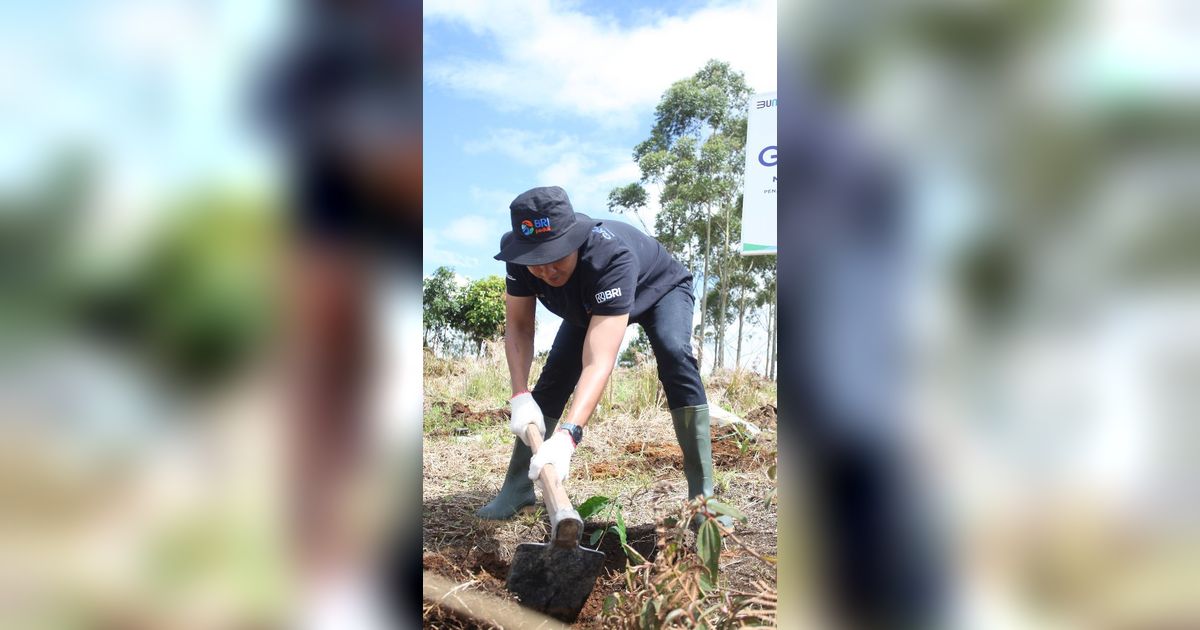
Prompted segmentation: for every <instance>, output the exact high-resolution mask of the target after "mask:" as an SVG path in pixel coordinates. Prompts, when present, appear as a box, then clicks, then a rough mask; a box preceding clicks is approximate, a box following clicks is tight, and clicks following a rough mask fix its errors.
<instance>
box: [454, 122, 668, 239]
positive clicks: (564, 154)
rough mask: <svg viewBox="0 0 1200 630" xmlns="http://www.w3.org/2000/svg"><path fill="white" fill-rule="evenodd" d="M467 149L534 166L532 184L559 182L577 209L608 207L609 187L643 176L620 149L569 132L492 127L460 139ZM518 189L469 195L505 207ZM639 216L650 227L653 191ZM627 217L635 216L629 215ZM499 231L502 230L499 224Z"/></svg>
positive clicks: (475, 190) (654, 201)
mask: <svg viewBox="0 0 1200 630" xmlns="http://www.w3.org/2000/svg"><path fill="white" fill-rule="evenodd" d="M463 151H465V152H467V153H469V154H483V153H498V154H500V155H503V156H506V157H510V158H513V159H515V160H518V161H520V162H521V163H523V164H525V165H528V166H530V167H533V168H535V169H537V174H536V176H535V179H534V181H531V182H527V184H528V185H529V186H530V187H532V186H562V187H563V189H564V190H566V191H567V194H568V195H570V197H571V203H572V205H574V206H575V209H576V210H578V211H580V212H584V213H588V212H592V213H595V212H598V211H601V210H607V208H608V205H607V204H608V192H609V191H610V190H612V189H613V188H615V187H617V186H623V185H625V184H628V183H630V182H635V181H637V180H638V179H639V178H640V177H641V172H640V171H639V170H638V166H637V164H635V163H634V162H633V160H632V159H630V157H629V154H628V152H627V151H626V150H624V149H614V148H612V147H606V146H599V145H597V144H595V143H592V142H585V141H581V140H579V139H578V138H577V137H576V136H574V135H571V134H558V133H553V132H546V131H530V130H525V129H512V128H503V129H493V130H490V131H489V132H488V133H487V134H486V135H485V136H484V137H483V139H480V140H473V141H469V142H467V143H465V144H464V145H463ZM517 194H519V191H498V190H486V191H485V190H482V189H478V188H472V190H471V196H472V198H473V199H475V200H476V201H479V202H480V203H481V205H482V206H483V207H486V208H489V209H490V208H495V209H497V210H500V209H507V208H508V204H509V203H510V202H511V201H512V199H513V198H514V197H516V195H517ZM651 196H652V197H653V199H651V200H650V204H649V206H650V207H648V208H647V210H645V211H643V212H642V219H643V220H645V221H646V224H647V225H648V226H650V227H651V229H653V226H654V215H655V214H656V213H657V211H658V197H657V193H656V192H653V191H651ZM630 222H631V223H634V224H635V225H636V224H637V221H636V220H635V219H633V218H632V217H630ZM501 231H503V230H501Z"/></svg>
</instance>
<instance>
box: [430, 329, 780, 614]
mask: <svg viewBox="0 0 1200 630" xmlns="http://www.w3.org/2000/svg"><path fill="white" fill-rule="evenodd" d="M540 368H541V365H540V361H535V364H534V369H533V375H532V377H531V382H533V381H535V380H536V377H537V373H538V372H539V371H540ZM424 369H425V385H424V387H425V417H424V436H425V441H424V453H423V454H424V467H423V468H424V479H423V484H424V485H423V487H424V491H423V498H422V534H423V565H424V568H425V570H426V571H430V572H433V573H436V574H438V575H441V576H443V577H445V578H447V579H448V580H450V581H453V582H455V583H457V584H465V585H467V586H465V587H464V588H466V589H471V590H476V591H480V592H483V593H486V594H488V595H491V596H495V597H498V598H502V599H508V600H511V599H512V596H511V595H510V594H509V593H508V592H507V591H506V590H505V589H504V580H505V578H506V577H507V573H508V569H509V564H510V562H511V560H512V554H513V550H514V549H515V547H516V546H517V545H518V544H519V543H522V542H544V541H546V540H547V539H548V537H549V521H548V519H547V517H546V514H545V510H544V509H543V508H542V507H541V506H538V507H535V508H528V509H527V510H526V511H525V512H523V513H521V514H520V515H519V516H518V517H517V518H515V519H513V520H512V521H506V522H497V521H481V520H479V519H477V518H475V517H474V515H473V513H474V510H475V509H476V508H478V507H479V506H481V505H483V504H484V503H486V502H487V501H489V500H490V499H491V498H492V496H494V494H495V493H496V491H497V490H498V489H499V487H500V483H501V481H502V480H503V476H504V472H505V470H506V468H507V464H508V458H509V455H510V453H511V449H512V440H513V438H512V435H511V434H510V433H509V431H508V411H507V404H506V401H507V398H508V395H509V383H508V372H507V369H506V368H505V366H504V358H503V351H502V350H500V349H498V348H491V349H490V350H489V351H488V352H486V353H485V356H484V357H483V358H478V359H476V358H470V359H442V358H437V357H434V356H432V355H430V354H427V355H426V357H425V368H424ZM705 385H706V389H707V390H708V395H709V401H710V404H716V405H720V406H721V407H722V408H724V409H726V410H729V411H731V412H733V413H734V414H737V415H738V416H740V417H742V418H746V419H747V420H750V421H751V422H754V423H755V424H756V425H757V426H758V427H759V428H760V429H762V433H761V434H759V435H758V436H757V437H756V438H755V439H750V438H749V437H747V436H746V435H745V433H744V432H739V431H738V430H736V429H735V428H734V427H732V426H716V425H717V423H716V422H715V421H714V422H713V424H714V429H713V463H714V477H715V480H714V481H715V483H714V485H715V491H716V498H717V499H719V500H720V501H721V502H723V503H727V504H729V505H732V506H734V507H735V508H737V509H738V510H740V511H741V512H742V513H744V514H745V515H746V517H747V520H746V521H745V522H743V523H739V524H738V526H737V528H736V531H735V534H734V536H736V541H735V540H733V539H730V538H726V540H725V543H724V545H723V547H724V548H723V550H722V552H721V555H720V569H719V576H720V577H719V583H718V587H717V588H716V589H714V590H712V591H710V592H709V593H708V594H707V595H704V596H701V595H700V594H698V593H697V594H696V595H695V597H694V598H692V599H694V600H695V601H688V602H687V603H688V604H689V605H694V606H697V607H698V606H700V605H701V604H704V603H705V602H707V603H710V604H713V605H714V606H716V608H717V612H714V613H712V614H714V615H718V616H719V614H720V612H719V609H720V606H721V605H722V604H723V605H725V606H726V607H729V606H731V605H732V606H737V605H739V604H740V605H743V606H746V607H748V608H752V609H754V610H756V611H759V614H761V615H764V616H769V615H771V614H773V604H772V601H773V600H770V599H768V600H764V601H760V602H758V603H757V604H754V603H747V602H748V599H747V598H748V597H749V596H751V595H755V596H762V595H763V594H764V593H767V594H768V595H769V596H773V591H774V588H775V584H776V570H775V566H774V565H773V563H772V562H771V560H772V559H773V557H774V556H775V555H776V551H777V540H778V539H777V528H776V520H777V514H776V495H775V481H774V479H773V475H774V469H773V466H774V464H775V453H776V450H775V449H776V438H775V436H776V433H775V393H776V392H775V384H774V383H773V382H771V381H768V380H765V379H763V378H761V377H760V376H757V375H755V374H751V373H744V372H739V373H726V372H722V373H718V374H715V375H713V376H712V377H710V378H708V379H706V383H705ZM564 415H565V414H564ZM686 489H687V486H686V481H685V479H684V476H683V470H682V453H681V452H680V450H679V447H678V445H677V444H676V441H675V437H674V433H673V430H672V428H671V419H670V415H669V412H668V410H667V409H666V405H665V401H664V398H663V394H662V387H661V385H660V384H659V383H658V379H657V376H656V373H655V368H654V365H653V364H652V363H651V364H648V365H647V364H643V365H639V366H634V367H628V368H624V367H618V368H617V369H616V370H615V371H614V373H613V377H612V380H611V381H610V383H609V386H608V388H607V390H606V392H605V394H604V396H603V397H602V399H601V401H600V404H599V407H598V409H597V411H596V412H595V414H594V415H593V416H592V418H591V420H590V421H589V424H588V432H587V439H586V440H585V441H584V442H583V444H581V445H580V447H579V450H578V451H577V452H576V454H575V456H574V459H573V461H572V465H571V474H570V477H569V478H568V479H567V483H566V490H567V494H568V495H569V496H570V497H571V500H572V502H573V503H574V504H575V505H576V506H577V507H578V506H579V505H580V504H581V503H583V502H584V501H585V500H587V499H588V498H589V497H592V496H597V495H599V496H604V497H610V498H612V499H614V500H615V503H616V504H617V505H618V506H619V507H620V511H621V515H622V517H623V518H622V520H623V522H624V524H625V526H626V532H627V541H628V544H629V546H630V547H632V548H633V549H634V550H636V552H637V553H638V554H640V555H641V556H643V557H645V558H646V560H647V565H646V566H643V568H642V571H641V573H640V574H638V573H635V572H630V573H629V574H628V575H627V574H626V570H627V568H628V566H629V561H628V560H627V554H626V553H625V552H624V551H623V550H622V547H621V546H620V543H619V541H618V537H617V536H616V535H615V534H611V533H609V534H605V535H604V536H603V538H601V539H600V540H598V541H597V545H598V547H599V548H600V549H601V550H602V551H604V552H605V554H606V556H607V558H606V563H605V572H604V574H602V575H601V576H600V578H599V579H598V580H597V583H596V588H595V590H594V591H593V592H592V595H591V597H590V598H589V600H588V602H587V605H586V606H585V608H584V611H583V613H582V614H581V615H580V619H579V620H578V621H577V622H576V624H575V627H579V628H607V627H614V625H620V621H621V614H622V611H627V610H634V609H638V610H640V609H641V607H642V606H645V605H646V603H645V601H642V600H649V599H653V590H651V591H649V592H640V591H639V589H638V588H637V585H636V584H635V583H634V582H633V581H631V580H632V579H633V578H634V577H635V575H637V576H639V577H641V578H642V579H643V580H642V581H643V583H644V582H645V581H646V579H651V580H653V579H654V578H653V577H648V576H649V574H650V573H654V574H655V575H658V574H659V573H661V572H662V571H663V570H667V571H670V570H673V569H672V567H668V566H666V565H667V563H666V562H665V561H664V559H663V558H658V562H657V565H658V566H657V568H654V569H653V571H652V570H651V567H650V566H649V563H653V562H654V561H655V560H656V558H657V556H658V551H659V550H660V548H662V545H660V543H664V542H665V541H664V540H663V537H664V536H666V535H668V534H667V533H666V530H664V529H662V528H659V529H657V530H656V526H659V525H660V519H662V518H663V517H665V516H668V515H670V514H671V513H673V512H678V511H679V510H680V506H681V505H682V504H683V499H684V498H685V495H686ZM614 517H615V511H614V510H608V511H602V512H600V513H599V514H597V515H595V516H593V517H591V518H589V519H588V524H587V528H586V530H585V533H584V541H585V543H586V542H588V540H589V539H590V534H591V532H593V531H596V530H597V529H604V528H607V527H608V526H610V525H612V524H614V522H615V521H614ZM688 536H691V534H690V533H689V534H688ZM690 544H691V539H688V540H687V541H685V544H684V545H683V547H690ZM687 558H694V554H693V553H691V552H690V551H688V552H686V553H683V554H681V555H680V557H679V558H674V559H673V560H672V563H674V564H680V563H685V561H686V559H687ZM681 584H682V583H681ZM631 585H633V586H634V587H633V588H631ZM674 588H677V589H679V590H681V591H686V589H685V588H684V586H682V585H678V586H676V587H674ZM614 593H622V594H624V597H625V600H624V602H623V606H622V607H618V610H610V612H609V613H608V614H607V615H605V614H604V606H605V601H606V599H608V598H609V597H610V595H613V594H614ZM671 595H676V594H675V593H672V594H671ZM742 595H745V596H747V597H741V596H742ZM639 596H640V597H642V600H639V599H638V597H639ZM660 599H662V601H660V602H659V604H657V606H658V608H659V609H662V610H661V611H660V612H661V616H663V617H665V616H666V615H667V614H669V612H670V608H671V607H672V606H677V605H678V604H679V602H678V601H674V600H672V601H666V600H667V599H670V598H669V597H667V598H660ZM676 599H678V598H676ZM612 605H613V602H612V601H610V606H612ZM652 606H653V605H652ZM730 616H731V617H732V614H731V615H730ZM424 617H425V622H426V626H427V627H447V628H458V627H492V625H490V624H488V623H486V622H483V621H481V620H479V619H471V618H469V617H466V616H463V615H461V614H456V613H454V612H453V611H450V610H447V609H445V608H442V607H438V606H434V605H432V604H429V603H427V605H426V609H425V615H424ZM739 623H740V622H739V621H737V620H734V619H732V618H730V619H728V620H727V625H730V626H736V625H739Z"/></svg>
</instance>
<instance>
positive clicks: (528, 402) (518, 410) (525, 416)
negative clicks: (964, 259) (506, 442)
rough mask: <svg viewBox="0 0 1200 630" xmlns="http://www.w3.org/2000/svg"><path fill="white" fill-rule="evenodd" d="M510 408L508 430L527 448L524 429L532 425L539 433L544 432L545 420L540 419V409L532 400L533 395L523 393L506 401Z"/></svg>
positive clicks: (527, 442) (527, 443)
mask: <svg viewBox="0 0 1200 630" xmlns="http://www.w3.org/2000/svg"><path fill="white" fill-rule="evenodd" d="M508 404H509V406H510V407H511V408H512V413H510V414H509V419H508V429H509V430H510V431H512V432H513V433H514V434H516V436H517V437H518V438H520V439H521V441H522V442H524V443H525V445H526V446H529V441H528V440H526V439H525V427H526V426H528V425H531V424H532V425H533V426H534V427H536V428H537V430H538V431H539V432H541V431H545V426H546V424H545V423H546V420H545V419H544V418H543V417H542V409H541V407H538V404H537V401H535V400H534V399H533V394H531V393H529V392H524V393H521V394H517V395H516V396H513V397H512V398H511V399H509V401H508Z"/></svg>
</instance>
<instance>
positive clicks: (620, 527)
mask: <svg viewBox="0 0 1200 630" xmlns="http://www.w3.org/2000/svg"><path fill="white" fill-rule="evenodd" d="M617 535H618V536H620V537H621V544H622V545H624V544H625V543H626V542H628V541H626V540H625V517H624V516H622V515H621V509H620V508H617Z"/></svg>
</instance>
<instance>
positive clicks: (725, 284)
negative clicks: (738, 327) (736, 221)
mask: <svg viewBox="0 0 1200 630" xmlns="http://www.w3.org/2000/svg"><path fill="white" fill-rule="evenodd" d="M721 252H722V254H721V256H722V258H721V308H720V311H719V313H720V316H719V317H718V319H717V321H718V322H720V324H719V326H720V331H721V332H720V334H719V335H718V337H719V338H720V340H721V345H720V348H719V350H718V351H717V362H718V363H720V364H721V365H724V364H725V309H726V308H729V281H728V279H729V263H730V258H731V256H730V255H729V207H728V206H727V207H726V208H725V249H723V250H721Z"/></svg>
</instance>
